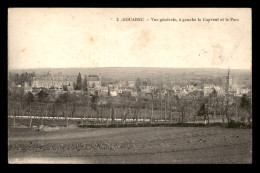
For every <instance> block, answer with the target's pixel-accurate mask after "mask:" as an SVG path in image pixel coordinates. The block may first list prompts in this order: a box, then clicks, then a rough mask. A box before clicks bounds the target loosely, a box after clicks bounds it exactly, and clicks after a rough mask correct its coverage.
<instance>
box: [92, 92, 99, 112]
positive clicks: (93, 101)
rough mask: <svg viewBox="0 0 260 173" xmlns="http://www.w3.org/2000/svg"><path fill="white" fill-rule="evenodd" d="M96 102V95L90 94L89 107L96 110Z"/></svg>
mask: <svg viewBox="0 0 260 173" xmlns="http://www.w3.org/2000/svg"><path fill="white" fill-rule="evenodd" d="M97 102H98V96H97V95H92V96H91V108H92V110H95V111H96V110H97Z"/></svg>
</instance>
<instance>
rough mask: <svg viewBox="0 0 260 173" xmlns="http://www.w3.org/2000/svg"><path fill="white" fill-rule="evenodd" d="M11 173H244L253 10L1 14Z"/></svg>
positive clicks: (248, 148) (25, 11) (249, 128)
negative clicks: (131, 169) (166, 172)
mask: <svg viewBox="0 0 260 173" xmlns="http://www.w3.org/2000/svg"><path fill="white" fill-rule="evenodd" d="M7 65H8V83H7V85H8V86H7V88H8V112H7V113H8V115H7V116H8V121H7V123H8V125H7V126H8V141H7V142H8V163H9V164H252V152H253V151H252V119H253V118H252V117H253V114H252V9H251V8H8V64H7Z"/></svg>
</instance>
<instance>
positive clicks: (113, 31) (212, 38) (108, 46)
mask: <svg viewBox="0 0 260 173" xmlns="http://www.w3.org/2000/svg"><path fill="white" fill-rule="evenodd" d="M117 18H118V19H119V21H117ZM123 18H144V21H121V20H122V19H123ZM151 18H154V19H159V20H158V21H152V19H151ZM167 18H169V19H172V18H175V19H176V20H177V21H162V22H160V19H167ZM191 18H193V19H196V21H186V22H183V19H191ZM198 18H200V19H201V20H202V21H198ZM213 18H214V19H217V18H218V19H219V20H220V19H222V18H224V19H229V21H208V20H210V19H213ZM230 18H233V19H238V21H231V20H230ZM179 19H180V21H179ZM203 19H204V20H205V19H207V20H205V21H203ZM251 25H252V23H251V9H248V8H241V9H239V8H237V9H232V8H231V9H229V8H223V9H222V8H218V9H215V8H208V9H207V8H205V9H199V8H197V9H196V8H192V9H185V8H182V9H178V8H163V9H160V8H154V9H148V8H146V9H143V8H138V9H134V8H133V9H129V8H124V9H120V8H118V9H110V8H105V9H103V8H97V9H95V8H9V9H8V68H9V69H28V68H75V67H79V68H84V67H173V68H229V67H230V68H231V69H251V67H252V64H251V63H252V34H251Z"/></svg>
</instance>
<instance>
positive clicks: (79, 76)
mask: <svg viewBox="0 0 260 173" xmlns="http://www.w3.org/2000/svg"><path fill="white" fill-rule="evenodd" d="M81 87H82V78H81V74H80V73H79V74H78V77H77V83H76V90H81Z"/></svg>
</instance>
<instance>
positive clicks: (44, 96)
mask: <svg viewBox="0 0 260 173" xmlns="http://www.w3.org/2000/svg"><path fill="white" fill-rule="evenodd" d="M48 95H49V94H48V93H45V92H44V91H43V90H41V91H40V92H39V93H38V94H37V96H38V101H39V102H44V101H47V98H48Z"/></svg>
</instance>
